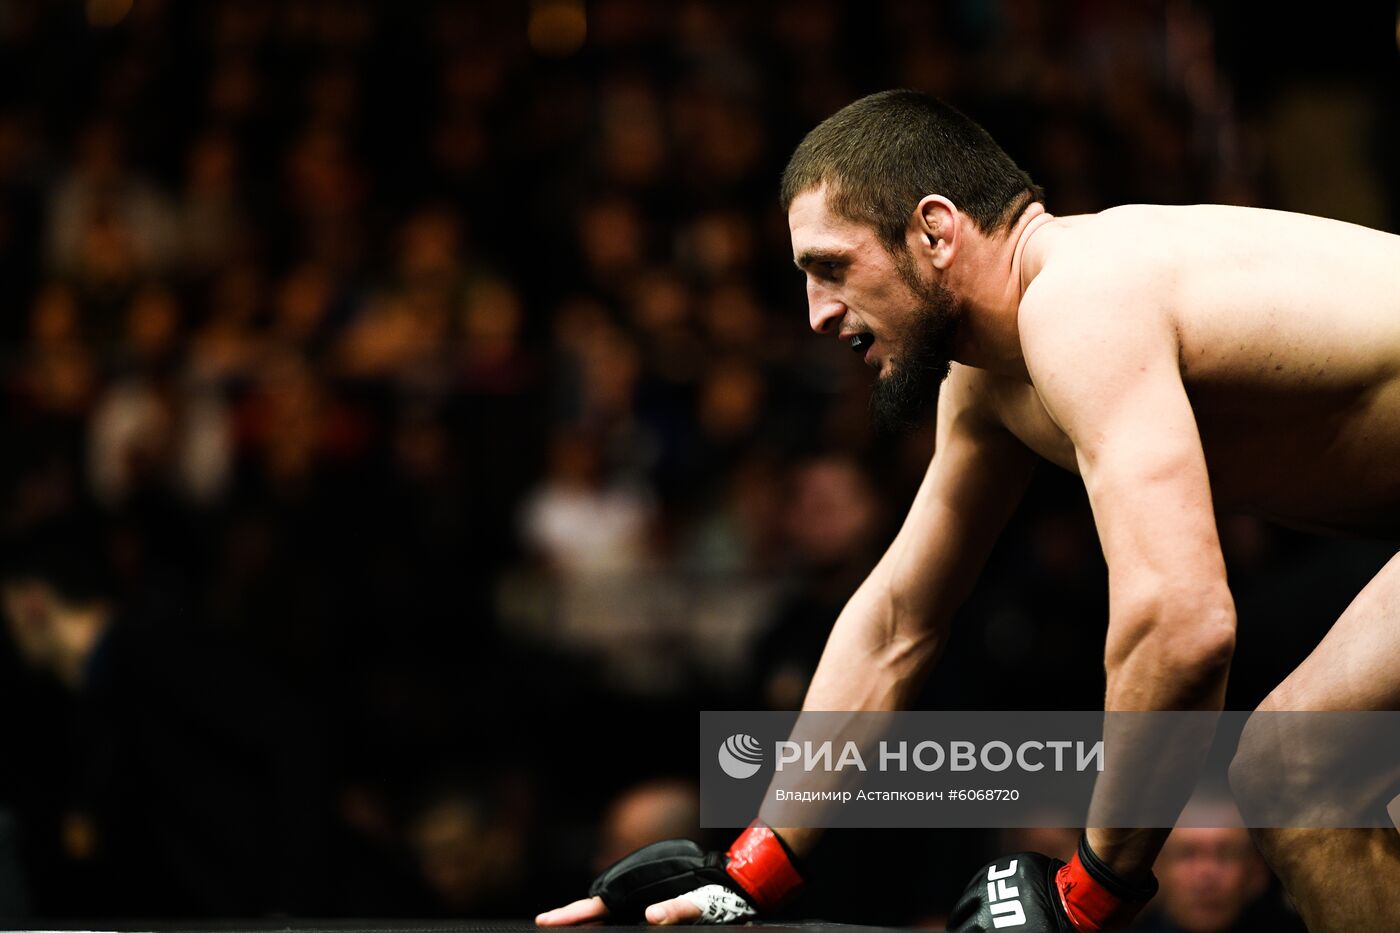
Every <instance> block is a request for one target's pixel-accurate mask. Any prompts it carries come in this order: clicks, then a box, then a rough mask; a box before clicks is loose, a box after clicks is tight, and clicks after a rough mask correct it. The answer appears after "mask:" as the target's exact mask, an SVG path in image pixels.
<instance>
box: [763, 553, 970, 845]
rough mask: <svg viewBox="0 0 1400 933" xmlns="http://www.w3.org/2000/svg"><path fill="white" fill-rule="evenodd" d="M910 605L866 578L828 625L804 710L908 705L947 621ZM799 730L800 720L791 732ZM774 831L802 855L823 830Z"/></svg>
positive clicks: (881, 709)
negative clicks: (915, 612)
mask: <svg viewBox="0 0 1400 933" xmlns="http://www.w3.org/2000/svg"><path fill="white" fill-rule="evenodd" d="M911 609H912V607H911V606H909V605H908V604H903V605H901V602H900V601H899V600H897V599H895V598H893V597H892V596H890V595H889V593H888V590H887V588H886V587H885V586H884V585H883V584H882V583H881V582H880V581H879V579H878V577H877V576H872V577H871V579H870V580H867V581H866V583H865V585H863V586H862V587H861V588H860V589H859V590H858V591H857V592H856V594H855V595H854V596H852V597H851V599H850V601H849V602H848V603H847V605H846V607H845V609H844V610H843V611H842V613H841V615H840V617H838V619H837V621H836V624H835V626H833V628H832V632H831V636H830V638H828V639H827V643H826V648H825V650H824V651H823V653H822V657H821V661H820V663H819V664H818V666H817V671H816V673H815V674H814V675H813V677H812V682H811V684H810V686H809V687H808V690H807V696H806V699H805V700H804V702H803V704H802V708H803V711H804V712H808V711H847V712H884V711H890V710H898V709H903V708H904V707H905V706H907V705H908V703H909V702H910V700H912V698H913V697H914V695H915V694H916V693H917V692H918V690H919V688H920V686H921V685H922V683H923V681H924V679H925V678H926V677H927V675H928V672H929V670H930V669H931V668H932V667H933V664H934V662H935V661H937V659H938V656H939V654H940V652H941V650H942V647H943V644H944V641H945V632H946V620H943V619H935V620H932V621H930V620H926V619H917V618H909V617H907V616H904V615H902V613H903V612H906V611H910V610H911ZM800 730H801V724H800V723H799V726H798V728H797V730H795V732H794V735H796V734H797V733H798V732H800ZM822 738H829V736H823V737H822ZM845 738H853V739H856V740H857V741H859V740H860V737H858V736H843V739H842V740H843V741H844V740H845ZM777 832H778V835H780V836H781V837H782V838H783V841H784V842H786V843H787V845H788V847H789V848H790V849H792V851H793V852H794V853H796V854H797V855H798V856H799V857H803V856H806V855H807V854H808V853H810V852H811V850H812V849H813V847H814V846H815V845H816V843H817V840H818V839H819V838H820V836H821V832H822V831H821V829H819V828H815V827H805V826H804V827H798V826H779V827H777Z"/></svg>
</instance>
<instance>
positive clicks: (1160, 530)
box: [1023, 306, 1225, 615]
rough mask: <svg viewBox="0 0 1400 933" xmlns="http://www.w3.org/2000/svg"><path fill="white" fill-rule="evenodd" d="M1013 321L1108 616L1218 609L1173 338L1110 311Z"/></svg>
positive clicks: (1147, 317)
mask: <svg viewBox="0 0 1400 933" xmlns="http://www.w3.org/2000/svg"><path fill="white" fill-rule="evenodd" d="M1024 321H1025V323H1023V343H1024V344H1025V346H1026V361H1027V367H1028V369H1029V370H1030V372H1031V377H1032V379H1033V381H1034V382H1035V385H1036V388H1037V391H1038V392H1039V393H1040V395H1041V398H1042V400H1043V401H1044V402H1045V405H1046V409H1047V410H1048V411H1049V412H1050V414H1051V416H1052V417H1053V418H1054V419H1055V420H1056V421H1057V423H1059V425H1060V426H1061V428H1062V429H1063V430H1064V431H1065V433H1066V434H1067V435H1068V436H1069V438H1070V440H1071V441H1072V442H1073V444H1074V448H1075V456H1076V459H1077V461H1078V465H1079V470H1080V475H1081V476H1082V478H1083V480H1084V486H1085V489H1086V490H1087V492H1088V494H1089V501H1090V504H1091V507H1092V508H1093V513H1094V522H1095V525H1096V526H1097V528H1098V532H1099V539H1100V542H1101V544H1102V546H1103V551H1104V557H1105V559H1106V561H1107V562H1108V568H1109V587H1110V599H1111V601H1112V604H1113V609H1114V610H1115V615H1121V614H1134V613H1149V612H1152V611H1153V608H1152V607H1153V605H1155V604H1157V603H1160V602H1161V601H1162V600H1164V599H1170V600H1173V601H1177V602H1182V603H1184V604H1185V605H1182V606H1181V608H1183V609H1185V608H1186V605H1189V604H1191V603H1193V602H1196V601H1198V600H1202V601H1209V600H1215V599H1218V598H1219V594H1220V591H1221V588H1222V587H1223V585H1224V580H1225V571H1224V562H1223V559H1222V558H1221V555H1220V545H1219V539H1218V535H1217V531H1216V525H1215V513H1214V505H1213V503H1212V498H1211V490H1210V477H1209V473H1208V470H1207V464H1206V459H1205V453H1204V451H1203V449H1202V446H1201V440H1200V434H1199V431H1198V430H1197V426H1196V420H1195V413H1194V411H1193V410H1192V407H1191V401H1190V398H1189V397H1188V396H1187V394H1186V389H1185V386H1184V385H1183V383H1182V380H1181V373H1180V367H1179V364H1178V355H1177V342H1176V339H1175V333H1174V330H1173V329H1172V328H1171V327H1170V326H1169V325H1168V324H1167V323H1166V321H1165V319H1164V318H1163V317H1162V316H1154V315H1153V314H1152V313H1150V312H1144V313H1142V314H1140V315H1136V316H1135V315H1134V314H1133V309H1132V308H1124V307H1115V306H1103V307H1099V308H1094V307H1089V308H1080V309H1076V314H1075V315H1074V316H1073V317H1072V318H1070V319H1069V320H1061V321H1057V322H1055V326H1050V322H1048V321H1044V320H1039V321H1038V320H1036V317H1035V315H1034V314H1032V315H1028V316H1025V317H1024ZM1027 324H1029V326H1026V325H1027Z"/></svg>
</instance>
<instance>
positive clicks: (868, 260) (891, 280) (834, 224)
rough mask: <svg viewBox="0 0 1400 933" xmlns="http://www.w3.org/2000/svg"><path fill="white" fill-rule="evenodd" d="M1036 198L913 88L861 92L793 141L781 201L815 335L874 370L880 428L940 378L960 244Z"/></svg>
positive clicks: (1019, 177)
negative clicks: (846, 346) (833, 334)
mask: <svg viewBox="0 0 1400 933" xmlns="http://www.w3.org/2000/svg"><path fill="white" fill-rule="evenodd" d="M1041 199H1042V195H1041V192H1040V189H1039V188H1037V187H1036V186H1035V185H1034V184H1033V183H1032V182H1031V180H1030V176H1028V175H1027V174H1026V173H1025V172H1024V171H1022V170H1021V169H1020V168H1018V167H1017V166H1016V163H1015V162H1013V161H1012V160H1011V158H1010V157H1009V156H1007V154H1006V153H1005V152H1003V151H1002V149H1001V147H1000V146H998V145H997V144H996V142H995V141H994V140H993V139H992V138H991V136H989V135H988V134H987V132H986V131H985V130H983V129H982V128H981V127H980V126H978V125H977V124H976V123H974V122H972V121H971V120H969V119H968V118H967V117H965V116H963V115H962V114H961V113H959V112H958V111H956V110H954V109H953V108H952V107H949V106H948V105H946V104H944V103H942V102H941V101H939V100H936V99H934V98H931V97H928V96H926V95H923V94H919V93H917V92H914V91H885V92H882V93H879V94H873V95H871V96H869V97H865V98H862V99H861V100H858V101H856V102H855V103H853V104H850V105H849V106H847V107H845V108H843V109H842V110H840V111H838V112H837V113H836V114H834V115H832V116H831V117H829V118H827V119H826V120H825V121H823V122H822V123H821V124H820V125H819V126H818V127H817V128H816V129H814V130H812V131H811V132H810V133H808V134H807V137H806V138H805V139H804V140H803V141H802V143H801V144H800V145H799V146H798V147H797V150H796V151H795V152H794V153H793V155H792V158H791V159H790V160H789V161H788V166H787V169H786V170H785V171H784V172H783V182H782V204H783V208H784V209H785V210H786V211H787V212H788V223H789V228H790V230H791V233H792V239H793V254H794V259H795V260H796V262H797V264H798V266H799V268H801V269H802V270H803V271H804V272H805V273H806V274H807V292H808V302H809V304H810V313H811V323H812V328H813V330H816V331H817V332H818V333H825V332H827V331H829V330H830V329H831V328H832V326H833V325H834V326H835V327H836V328H838V333H839V335H840V336H841V337H842V339H844V340H848V341H851V340H853V341H854V342H853V347H854V348H855V349H857V351H858V352H860V353H862V354H864V355H865V357H866V360H867V362H869V363H871V364H872V365H876V366H878V367H879V369H880V379H879V382H878V383H877V385H876V390H875V396H874V405H875V411H876V415H877V416H878V417H880V419H881V420H882V421H885V422H887V423H899V422H903V421H907V420H909V419H910V418H911V417H912V416H913V415H915V414H916V413H917V411H918V410H919V409H920V408H922V407H924V406H927V405H928V404H929V403H930V402H931V401H932V397H933V390H934V388H935V387H936V386H937V384H938V382H939V381H941V380H942V378H943V377H944V376H945V375H946V374H947V371H948V363H949V360H950V359H951V357H952V348H953V343H954V340H955V339H956V337H957V331H958V326H959V324H960V321H961V318H962V315H963V305H962V301H961V299H960V297H959V295H958V294H957V292H956V290H955V289H953V288H951V287H950V286H949V285H948V284H947V277H948V271H949V270H950V269H951V268H952V266H953V263H954V262H955V260H956V258H957V255H958V251H959V247H960V243H961V241H963V240H966V239H969V238H971V237H973V236H981V237H995V236H998V235H1004V234H1006V233H1007V232H1008V231H1010V230H1011V229H1012V228H1013V227H1014V226H1015V224H1016V221H1017V219H1018V218H1019V217H1020V216H1021V214H1022V213H1023V212H1024V211H1025V209H1026V208H1027V207H1028V206H1029V205H1030V204H1032V203H1034V202H1037V201H1040V200H1041ZM856 338H858V339H856Z"/></svg>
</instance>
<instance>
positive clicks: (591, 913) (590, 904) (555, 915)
mask: <svg viewBox="0 0 1400 933" xmlns="http://www.w3.org/2000/svg"><path fill="white" fill-rule="evenodd" d="M607 915H608V907H607V905H606V904H604V903H603V899H602V898H601V897H585V898H583V899H582V900H578V901H574V902H573V903H572V904H565V905H564V906H563V907H556V908H555V909H554V910H546V911H545V912H544V913H542V914H540V915H539V916H537V917H536V918H535V923H536V925H538V926H542V927H566V926H572V925H573V924H575V923H587V922H588V921H590V920H601V919H602V918H603V917H606V916H607Z"/></svg>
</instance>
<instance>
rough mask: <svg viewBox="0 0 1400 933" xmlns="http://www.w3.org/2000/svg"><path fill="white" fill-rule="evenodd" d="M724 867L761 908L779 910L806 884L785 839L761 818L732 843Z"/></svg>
mask: <svg viewBox="0 0 1400 933" xmlns="http://www.w3.org/2000/svg"><path fill="white" fill-rule="evenodd" d="M724 870H725V871H727V872H728V873H729V876H730V877H731V878H733V879H734V880H735V881H737V882H738V883H739V887H741V888H743V889H744V892H745V893H746V894H748V896H749V900H751V901H753V905H754V906H755V907H757V908H758V909H759V910H760V911H765V912H766V911H771V910H775V909H776V908H778V907H779V906H781V905H782V903H783V902H784V901H786V900H787V899H788V898H790V897H791V896H792V895H793V894H796V893H797V890H798V889H799V888H801V887H802V876H801V875H800V874H798V873H797V866H795V865H794V864H793V863H792V858H791V857H790V856H789V855H788V852H787V849H785V848H783V843H782V840H780V839H779V838H778V836H777V834H776V833H774V832H773V830H772V829H770V828H769V827H768V826H767V825H765V824H764V823H762V822H760V821H758V820H754V821H753V822H752V823H750V824H749V828H748V829H746V830H744V831H743V833H742V834H740V836H739V838H738V839H736V840H734V844H733V845H732V846H730V847H729V851H728V852H726V853H725V864H724Z"/></svg>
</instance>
